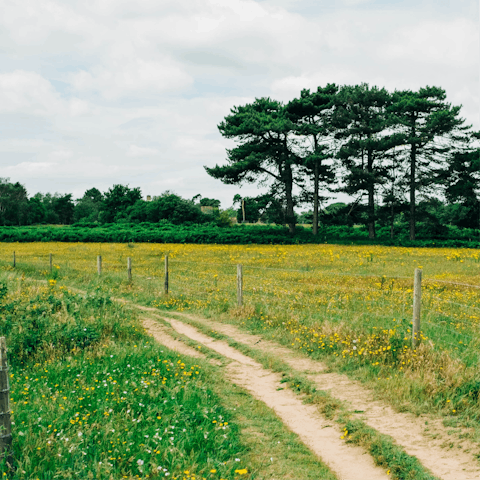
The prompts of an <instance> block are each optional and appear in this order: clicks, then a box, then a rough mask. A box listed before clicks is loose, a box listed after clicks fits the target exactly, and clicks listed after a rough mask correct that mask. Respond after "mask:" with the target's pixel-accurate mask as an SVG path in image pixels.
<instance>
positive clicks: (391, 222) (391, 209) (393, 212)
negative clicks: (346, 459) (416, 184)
mask: <svg viewBox="0 0 480 480" xmlns="http://www.w3.org/2000/svg"><path fill="white" fill-rule="evenodd" d="M390 217H391V218H390V238H391V239H392V240H393V224H394V221H395V211H394V208H393V200H392V204H391V205H390Z"/></svg>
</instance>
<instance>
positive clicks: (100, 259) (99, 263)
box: [97, 255, 102, 276]
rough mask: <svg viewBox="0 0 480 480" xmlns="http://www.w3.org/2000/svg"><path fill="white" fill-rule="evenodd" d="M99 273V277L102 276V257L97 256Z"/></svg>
mask: <svg viewBox="0 0 480 480" xmlns="http://www.w3.org/2000/svg"><path fill="white" fill-rule="evenodd" d="M97 273H98V276H100V275H101V274H102V256H101V255H97Z"/></svg>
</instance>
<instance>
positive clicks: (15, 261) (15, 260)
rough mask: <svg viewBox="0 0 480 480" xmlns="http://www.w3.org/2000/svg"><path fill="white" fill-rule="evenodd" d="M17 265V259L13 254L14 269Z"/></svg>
mask: <svg viewBox="0 0 480 480" xmlns="http://www.w3.org/2000/svg"><path fill="white" fill-rule="evenodd" d="M16 265H17V259H16V258H15V252H13V268H15V266H16Z"/></svg>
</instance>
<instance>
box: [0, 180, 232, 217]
mask: <svg viewBox="0 0 480 480" xmlns="http://www.w3.org/2000/svg"><path fill="white" fill-rule="evenodd" d="M202 206H212V207H214V211H213V216H212V214H210V215H206V214H204V213H202V211H201V207H202ZM219 206H220V201H219V200H216V199H212V198H202V197H201V195H196V196H195V197H194V198H193V199H192V200H187V199H184V198H182V197H180V196H178V195H176V194H174V193H171V192H168V191H167V192H164V193H163V194H161V195H159V196H158V197H153V199H151V200H150V201H146V200H143V199H142V192H141V190H140V188H130V187H129V186H128V185H114V186H113V187H112V188H110V189H109V190H107V191H106V192H105V193H102V192H100V190H98V189H97V188H91V189H89V190H87V191H86V192H85V194H84V195H83V197H82V198H80V199H77V200H74V199H73V196H72V194H65V195H60V194H58V193H56V194H53V195H52V194H50V193H47V194H42V193H37V194H36V195H33V196H32V197H30V198H29V197H28V195H27V191H26V189H25V187H24V186H23V185H21V184H20V183H18V182H17V183H11V182H10V181H9V179H6V178H0V224H1V225H33V224H41V223H46V224H63V225H70V224H72V223H78V222H83V223H123V222H125V223H136V222H154V223H158V222H160V221H162V220H164V221H166V222H169V223H174V224H180V223H186V222H192V223H208V222H212V221H222V219H221V218H219V217H220V215H219V213H218V207H219ZM223 220H224V221H225V220H226V219H223Z"/></svg>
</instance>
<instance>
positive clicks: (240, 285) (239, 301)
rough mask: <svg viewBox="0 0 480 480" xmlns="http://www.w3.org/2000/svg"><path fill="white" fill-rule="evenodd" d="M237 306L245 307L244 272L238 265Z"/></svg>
mask: <svg viewBox="0 0 480 480" xmlns="http://www.w3.org/2000/svg"><path fill="white" fill-rule="evenodd" d="M237 305H238V306H239V307H241V306H242V305H243V271H242V266H241V265H237Z"/></svg>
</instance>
